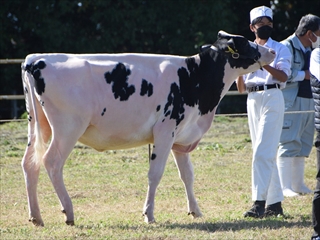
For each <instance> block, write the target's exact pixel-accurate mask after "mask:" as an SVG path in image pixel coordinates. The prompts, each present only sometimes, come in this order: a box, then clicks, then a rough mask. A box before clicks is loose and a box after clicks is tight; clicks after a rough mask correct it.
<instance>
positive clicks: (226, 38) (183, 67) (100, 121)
mask: <svg viewBox="0 0 320 240" xmlns="http://www.w3.org/2000/svg"><path fill="white" fill-rule="evenodd" d="M274 56H275V53H274V51H272V50H270V49H268V48H265V47H262V46H258V45H256V44H254V43H252V42H250V41H248V40H247V39H245V38H244V37H242V36H238V35H231V34H228V33H226V32H223V31H220V32H219V34H218V39H217V41H216V42H215V43H214V44H213V45H211V46H207V47H206V48H203V49H202V51H201V52H200V53H199V54H197V55H194V56H191V57H183V56H172V55H155V54H133V53H126V54H79V55H77V54H31V55H28V56H27V57H26V59H25V62H24V63H23V64H22V79H23V84H24V88H25V96H26V106H27V111H28V113H29V126H28V146H27V148H26V151H25V154H24V157H23V159H22V168H23V172H24V176H25V182H26V188H27V194H28V205H29V215H30V221H31V222H32V223H33V224H35V225H41V226H42V225H43V220H42V218H41V215H40V209H39V205H38V199H37V182H38V176H39V166H40V163H43V165H44V166H45V168H46V170H47V172H48V175H49V177H50V179H51V181H52V184H53V186H54V188H55V190H56V193H57V195H58V197H59V199H60V203H61V207H62V212H63V213H65V215H66V223H67V224H69V225H73V224H74V214H73V207H72V202H71V199H70V197H69V195H68V193H67V190H66V188H65V185H64V182H63V176H62V169H63V166H64V163H65V161H66V159H67V157H68V155H69V154H70V152H71V151H72V149H73V147H74V146H75V144H76V142H77V141H79V142H81V143H84V144H86V145H88V146H90V147H92V148H94V149H96V150H98V151H105V150H109V149H125V148H133V147H137V146H141V145H144V144H153V150H152V155H151V159H150V168H149V173H148V179H149V187H148V192H147V196H146V201H145V204H144V208H143V214H144V216H145V221H146V222H147V223H151V222H154V221H155V219H154V215H153V211H154V198H155V193H156V188H157V186H158V184H159V182H160V179H161V177H162V174H163V172H164V168H165V165H166V161H167V158H168V155H169V153H170V151H171V152H172V154H173V156H174V159H175V163H176V165H177V167H178V169H179V172H180V177H181V179H182V181H183V183H184V185H185V189H186V194H187V199H188V211H189V213H190V214H191V215H192V216H193V217H200V216H201V212H200V209H199V207H198V204H197V201H196V198H195V196H194V193H193V181H194V176H193V168H192V164H191V161H190V157H189V152H191V151H192V150H193V149H194V148H195V147H196V146H197V144H198V143H199V141H200V140H201V138H202V136H203V135H204V134H205V133H206V132H207V131H208V129H209V128H210V126H211V123H212V121H213V117H214V114H215V110H216V107H217V105H218V103H219V101H220V100H221V98H222V97H223V96H224V95H225V93H226V92H227V91H228V90H229V88H230V86H231V84H232V83H233V81H234V80H235V79H236V78H237V77H238V76H239V75H243V74H246V73H249V72H252V71H255V70H257V69H259V68H261V67H262V66H263V65H266V64H269V63H271V62H272V61H273V59H274Z"/></svg>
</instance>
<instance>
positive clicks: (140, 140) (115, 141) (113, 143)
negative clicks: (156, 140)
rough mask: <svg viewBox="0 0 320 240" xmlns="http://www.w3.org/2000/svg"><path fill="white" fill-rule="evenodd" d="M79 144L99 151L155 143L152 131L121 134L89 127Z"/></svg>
mask: <svg viewBox="0 0 320 240" xmlns="http://www.w3.org/2000/svg"><path fill="white" fill-rule="evenodd" d="M78 141H79V142H81V143H83V144H85V145H87V146H90V147H92V148H94V149H96V150H97V151H106V150H117V149H127V148H134V147H138V146H142V145H145V144H149V143H152V142H153V136H152V134H151V131H143V130H140V131H137V132H132V131H131V132H130V133H129V132H120V131H115V130H114V129H113V130H112V134H110V133H108V131H101V129H98V128H96V127H95V126H92V125H91V126H89V127H88V128H87V130H86V131H85V132H84V134H83V135H82V136H81V137H80V138H79V140H78Z"/></svg>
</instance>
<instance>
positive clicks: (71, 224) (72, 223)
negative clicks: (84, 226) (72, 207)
mask: <svg viewBox="0 0 320 240" xmlns="http://www.w3.org/2000/svg"><path fill="white" fill-rule="evenodd" d="M66 224H67V225H69V226H74V221H73V220H72V221H66Z"/></svg>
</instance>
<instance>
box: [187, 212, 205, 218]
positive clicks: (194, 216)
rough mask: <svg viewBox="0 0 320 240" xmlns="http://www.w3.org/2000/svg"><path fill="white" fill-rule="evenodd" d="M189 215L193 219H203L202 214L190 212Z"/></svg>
mask: <svg viewBox="0 0 320 240" xmlns="http://www.w3.org/2000/svg"><path fill="white" fill-rule="evenodd" d="M188 215H191V216H192V217H193V218H200V217H202V213H201V212H199V213H195V212H188Z"/></svg>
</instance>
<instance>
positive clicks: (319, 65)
mask: <svg viewBox="0 0 320 240" xmlns="http://www.w3.org/2000/svg"><path fill="white" fill-rule="evenodd" d="M309 69H310V73H311V74H312V75H313V76H315V77H316V78H317V79H318V80H319V81H320V47H317V48H315V49H314V50H313V51H312V52H311V57H310V68H309Z"/></svg>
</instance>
